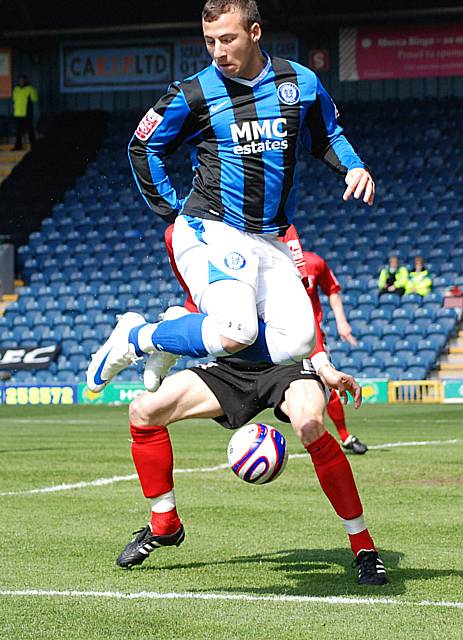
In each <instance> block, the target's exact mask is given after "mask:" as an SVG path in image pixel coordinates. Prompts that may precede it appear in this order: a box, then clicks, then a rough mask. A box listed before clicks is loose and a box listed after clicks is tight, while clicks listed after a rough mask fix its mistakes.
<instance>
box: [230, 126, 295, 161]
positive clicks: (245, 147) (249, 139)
mask: <svg viewBox="0 0 463 640" xmlns="http://www.w3.org/2000/svg"><path fill="white" fill-rule="evenodd" d="M230 133H231V137H232V140H233V142H234V143H235V146H234V147H233V153H234V154H236V155H238V156H247V155H250V154H253V153H262V152H263V151H280V150H281V149H287V148H288V141H287V140H286V137H287V135H288V132H287V130H286V118H274V119H273V120H271V119H270V118H267V119H266V120H260V121H259V120H250V121H248V122H242V123H240V124H238V123H236V122H234V123H233V124H231V125H230ZM236 143H238V144H236Z"/></svg>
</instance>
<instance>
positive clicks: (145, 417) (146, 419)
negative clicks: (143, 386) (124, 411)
mask: <svg viewBox="0 0 463 640" xmlns="http://www.w3.org/2000/svg"><path fill="white" fill-rule="evenodd" d="M152 399H153V395H152V394H151V393H148V392H146V393H142V394H140V395H139V396H137V397H136V398H135V399H134V400H132V402H131V403H130V405H129V420H130V423H131V424H136V425H150V424H153V420H154V413H155V412H154V411H153V401H152Z"/></svg>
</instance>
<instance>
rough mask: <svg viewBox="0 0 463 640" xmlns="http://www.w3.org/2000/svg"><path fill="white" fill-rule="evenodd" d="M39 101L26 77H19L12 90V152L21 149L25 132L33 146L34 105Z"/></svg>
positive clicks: (34, 139) (35, 90) (34, 89)
mask: <svg viewBox="0 0 463 640" xmlns="http://www.w3.org/2000/svg"><path fill="white" fill-rule="evenodd" d="M38 101H39V96H38V93H37V89H36V88H35V87H33V86H32V85H31V84H29V80H28V78H27V76H19V79H18V84H17V85H16V87H15V88H14V89H13V117H14V121H15V125H16V140H15V145H14V147H13V150H14V151H19V150H20V149H22V148H23V147H22V141H23V136H24V134H25V133H26V132H27V135H28V136H29V143H30V145H31V147H34V146H35V142H36V138H35V131H34V104H37V102H38Z"/></svg>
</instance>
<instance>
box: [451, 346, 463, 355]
mask: <svg viewBox="0 0 463 640" xmlns="http://www.w3.org/2000/svg"><path fill="white" fill-rule="evenodd" d="M449 353H461V354H463V346H452V347H449Z"/></svg>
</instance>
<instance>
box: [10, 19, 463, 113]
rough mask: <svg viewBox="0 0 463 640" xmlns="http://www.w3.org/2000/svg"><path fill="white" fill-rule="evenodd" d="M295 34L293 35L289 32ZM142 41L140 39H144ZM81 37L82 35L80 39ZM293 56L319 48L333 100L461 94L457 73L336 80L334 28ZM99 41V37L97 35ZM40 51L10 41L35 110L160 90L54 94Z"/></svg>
mask: <svg viewBox="0 0 463 640" xmlns="http://www.w3.org/2000/svg"><path fill="white" fill-rule="evenodd" d="M295 37H296V36H295ZM144 40H146V38H144ZM80 41H81V42H82V40H80ZM299 42H300V47H299V50H300V56H299V61H300V62H301V63H303V64H305V65H309V58H310V52H311V51H313V50H314V49H322V50H325V51H327V52H328V56H329V69H328V70H327V71H320V72H319V75H320V78H321V80H322V82H323V83H324V84H325V86H326V88H327V89H328V91H329V92H330V93H331V94H332V95H333V96H334V97H335V98H336V101H337V102H342V103H347V102H350V101H371V100H378V101H383V100H397V99H405V98H425V97H435V98H447V97H449V96H456V97H463V77H440V78H413V79H398V80H375V81H371V80H369V81H366V80H363V81H357V82H341V81H340V80H339V42H338V31H337V29H332V30H330V31H326V30H325V31H323V30H321V31H317V32H316V33H313V34H309V35H307V36H304V38H302V39H300V41H299ZM102 46H104V38H103V39H102ZM40 48H41V51H37V52H36V53H34V54H31V53H28V52H26V51H24V50H21V49H20V48H18V47H14V46H13V71H14V78H15V79H16V78H17V76H18V75H20V74H21V73H25V74H26V75H28V76H29V78H30V80H31V82H32V83H33V84H34V85H35V86H37V88H38V89H39V93H40V104H39V109H38V113H39V114H40V113H42V114H44V113H56V112H60V111H63V110H66V111H67V110H69V111H85V110H89V109H103V110H105V111H124V110H130V111H140V112H142V111H144V110H145V109H146V108H147V107H148V106H149V105H151V104H152V103H153V101H154V100H155V99H156V97H157V96H158V95H159V94H160V92H161V90H159V91H153V90H142V91H139V90H131V91H113V92H111V91H105V92H92V93H90V92H84V91H82V92H79V93H77V92H76V93H60V88H59V87H60V78H59V65H60V57H59V44H57V43H56V42H55V43H48V44H47V43H45V42H41V45H40ZM10 114H11V100H8V99H0V115H10Z"/></svg>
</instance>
